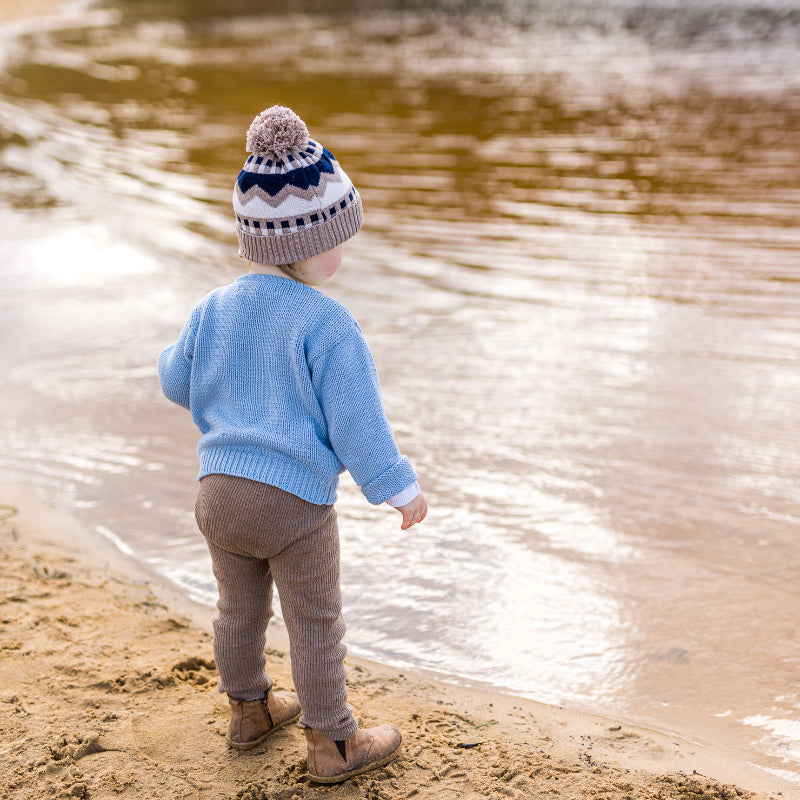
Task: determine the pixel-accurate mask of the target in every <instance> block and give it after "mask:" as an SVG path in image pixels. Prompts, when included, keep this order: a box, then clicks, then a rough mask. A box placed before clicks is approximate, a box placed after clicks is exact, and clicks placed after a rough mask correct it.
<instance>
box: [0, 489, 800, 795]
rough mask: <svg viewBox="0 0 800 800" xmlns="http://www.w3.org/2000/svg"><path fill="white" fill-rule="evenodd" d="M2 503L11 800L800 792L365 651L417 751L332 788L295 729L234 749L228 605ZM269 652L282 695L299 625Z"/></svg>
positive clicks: (369, 680) (617, 724)
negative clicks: (220, 645)
mask: <svg viewBox="0 0 800 800" xmlns="http://www.w3.org/2000/svg"><path fill="white" fill-rule="evenodd" d="M0 503H7V504H9V505H13V506H14V507H15V509H16V510H15V512H12V511H10V510H9V511H8V512H4V511H3V510H2V509H0V516H3V515H5V516H6V518H5V519H4V520H3V521H0V553H2V555H0V564H2V570H0V576H1V577H0V764H2V765H3V768H2V770H1V771H0V797H2V798H3V800H23V798H24V800H32V799H33V798H51V797H59V798H62V797H63V798H73V797H78V798H81V797H85V798H93V799H95V800H102V799H105V798H109V800H110V798H123V800H125V799H128V798H129V799H130V800H134V798H135V799H136V800H140V799H141V798H194V799H199V800H203V799H204V798H208V799H209V800H211V798H214V800H220V799H225V798H236V799H237V800H267V799H268V798H269V800H290V798H296V799H297V800H300V799H301V798H302V800H311V799H312V798H320V800H322V799H323V798H324V799H325V800H354V799H355V798H368V800H400V798H404V799H405V798H419V800H423V799H425V798H450V797H453V798H455V797H458V798H460V800H473V798H487V797H488V798H495V797H496V798H520V800H521V799H522V798H545V797H547V798H556V797H558V798H566V799H567V800H572V799H573V798H574V799H575V800H577V798H603V800H623V798H637V799H638V798H648V799H649V798H652V799H653V800H655V799H656V798H658V800H670V798H684V799H685V798H738V797H744V798H768V797H770V798H778V797H781V796H782V797H791V796H792V792H793V791H794V789H793V788H792V786H791V784H787V783H784V782H783V781H781V780H780V779H778V778H775V777H773V776H771V775H769V774H767V773H765V772H763V771H761V770H758V769H755V768H753V767H749V766H748V765H747V764H745V763H743V762H741V761H737V760H735V759H732V758H730V757H726V756H725V754H723V753H720V752H717V751H715V750H714V749H713V748H708V747H706V748H701V747H699V746H697V745H694V744H692V743H690V742H686V741H681V740H680V739H678V738H676V737H674V736H668V735H664V734H659V733H655V732H653V731H648V730H643V729H640V728H635V727H632V726H630V725H628V724H625V723H624V722H621V721H617V720H611V719H604V718H602V717H594V716H591V715H587V714H581V713H576V712H569V711H567V710H563V709H558V708H551V707H548V706H544V705H540V704H537V703H534V702H531V701H527V700H522V699H519V698H515V697H509V696H505V695H502V694H499V693H492V692H485V691H480V690H476V689H471V688H463V687H459V686H454V685H450V684H448V683H442V682H439V681H436V680H434V679H433V678H431V677H430V676H428V675H424V674H421V673H420V674H418V673H414V672H411V671H408V670H396V669H393V668H390V667H386V666H382V665H379V664H374V663H371V662H368V661H365V660H361V659H357V658H348V665H349V678H348V685H349V692H350V700H351V702H352V703H353V705H354V706H355V708H356V711H357V715H358V716H359V719H360V721H361V722H362V724H365V725H369V724H374V723H377V722H392V723H393V724H395V725H397V726H398V727H399V728H400V729H401V730H402V732H403V735H404V750H403V754H402V756H401V757H400V758H398V759H397V760H396V761H394V762H393V763H392V764H390V765H388V766H386V767H384V768H381V769H379V770H376V771H374V772H372V773H369V774H366V775H363V776H360V777H357V778H353V779H352V780H350V781H347V782H344V783H342V784H338V785H333V786H327V787H323V786H318V785H315V784H313V783H312V782H311V781H310V780H309V779H308V778H307V777H306V776H305V745H304V738H303V735H302V732H301V731H300V730H298V729H297V728H296V726H294V725H292V726H289V727H287V728H286V729H284V730H282V731H280V732H279V733H277V734H276V735H275V736H273V737H271V738H270V739H268V740H267V741H266V742H265V743H264V744H263V745H261V746H259V747H257V748H256V749H255V750H252V751H249V752H238V751H234V750H231V749H230V748H228V746H227V745H226V742H225V738H224V734H225V726H226V722H227V703H226V700H225V698H224V696H222V695H220V694H219V693H218V692H217V690H216V681H217V675H216V671H215V668H214V661H213V654H212V647H211V626H210V620H211V616H212V610H211V609H205V608H201V607H197V606H192V605H191V604H190V603H189V602H188V601H187V600H185V599H183V598H181V596H180V595H179V594H177V593H176V592H175V591H174V590H170V589H169V588H168V587H165V586H161V585H159V583H158V582H157V581H156V580H155V579H154V578H152V577H151V576H148V575H147V574H146V573H145V572H143V571H142V570H141V569H140V568H138V567H137V566H136V565H135V564H134V563H133V562H132V561H129V560H127V559H126V558H125V557H123V556H122V555H121V554H119V552H118V551H116V550H114V549H113V548H112V547H111V546H110V545H109V544H108V543H106V542H105V541H104V540H103V539H101V538H100V537H98V536H96V535H94V534H92V533H91V532H89V531H87V530H85V529H84V528H83V527H82V524H81V522H80V521H79V520H78V519H76V518H75V517H72V516H71V515H69V514H68V513H66V512H65V511H64V510H61V509H59V508H57V507H55V506H54V505H51V504H50V503H49V502H45V501H44V500H43V499H42V498H41V497H39V496H38V495H36V494H35V493H33V492H31V491H30V490H27V489H25V488H23V487H17V486H15V487H11V486H5V487H2V486H0ZM269 645H270V647H271V648H272V649H270V650H269V651H268V657H269V663H270V668H271V670H272V673H273V675H274V677H275V679H276V682H277V684H278V687H279V688H288V689H291V688H292V680H291V673H290V669H289V661H288V653H287V647H286V639H285V634H284V632H283V630H282V629H281V628H279V627H275V629H274V630H271V634H270V642H269ZM795 789H796V787H795ZM795 796H796V795H795Z"/></svg>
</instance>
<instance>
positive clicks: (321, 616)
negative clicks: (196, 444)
mask: <svg viewBox="0 0 800 800" xmlns="http://www.w3.org/2000/svg"><path fill="white" fill-rule="evenodd" d="M195 516H196V517H197V524H198V526H199V527H200V530H201V531H202V532H203V535H204V536H205V537H206V541H207V543H208V549H209V551H210V552H211V562H212V565H213V568H214V576H215V577H216V579H217V586H218V588H219V601H218V603H217V610H218V613H217V615H216V616H215V617H214V622H213V626H214V659H215V661H216V664H217V669H218V671H219V690H220V692H227V693H228V694H230V695H233V696H234V697H244V698H247V697H254V696H258V695H259V694H260V693H261V692H263V691H265V690H266V689H268V688H269V687H271V686H272V679H271V678H270V677H269V676H268V675H267V673H266V672H265V666H266V658H265V656H264V645H265V643H266V634H267V624H268V623H269V620H270V618H271V617H272V584H273V581H274V582H275V586H276V588H277V590H278V595H279V597H280V600H281V610H282V612H283V619H284V622H285V623H286V629H287V632H288V634H289V644H290V654H291V662H292V678H293V680H294V687H295V691H296V692H297V696H298V698H299V700H300V705H301V707H302V709H303V713H302V716H301V717H300V722H301V724H304V725H308V726H309V727H311V728H314V729H316V730H320V731H322V732H323V733H324V734H325V735H326V736H328V737H329V738H330V739H338V740H341V739H347V738H349V737H350V736H352V735H353V734H354V733H355V732H356V730H357V728H358V723H357V722H356V719H355V717H354V716H353V711H352V708H351V707H350V706H349V705H348V703H347V688H346V687H345V667H344V657H345V652H346V649H345V646H344V644H343V643H342V637H343V636H344V632H345V624H344V619H343V618H342V600H341V593H340V591H339V531H338V528H337V526H336V512H335V511H334V508H333V506H319V505H314V504H313V503H309V502H307V501H305V500H302V499H301V498H299V497H297V496H295V495H293V494H290V493H289V492H285V491H283V490H282V489H278V488H276V487H274V486H269V485H268V484H265V483H257V482H256V481H251V480H248V479H247V478H236V477H232V476H230V475H207V476H206V477H204V478H203V479H202V480H201V481H200V489H199V491H198V494H197V503H196V505H195Z"/></svg>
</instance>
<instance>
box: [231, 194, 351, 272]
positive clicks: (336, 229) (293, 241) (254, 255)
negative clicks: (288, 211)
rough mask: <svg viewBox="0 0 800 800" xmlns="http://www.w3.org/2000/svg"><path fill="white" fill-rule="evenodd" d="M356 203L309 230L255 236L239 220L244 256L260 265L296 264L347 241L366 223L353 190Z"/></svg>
mask: <svg viewBox="0 0 800 800" xmlns="http://www.w3.org/2000/svg"><path fill="white" fill-rule="evenodd" d="M353 193H354V195H355V197H354V199H353V201H352V202H351V203H350V204H349V205H347V207H346V208H344V209H342V210H341V211H338V212H337V213H336V214H334V215H333V216H331V217H329V218H328V219H326V220H324V221H322V222H318V223H316V224H313V225H308V226H306V227H302V228H301V227H297V228H289V229H287V230H286V231H283V230H281V229H276V230H274V231H269V232H267V231H266V230H265V231H263V232H259V233H253V232H251V231H248V230H246V229H245V228H244V227H243V225H242V223H241V222H240V221H238V220H237V222H236V233H237V234H238V236H239V248H240V250H241V252H242V256H243V257H244V258H246V259H247V260H248V261H254V262H255V263H257V264H275V265H280V264H295V263H296V262H298V261H302V260H303V259H306V258H311V256H315V255H317V254H319V253H324V252H326V251H327V250H333V248H334V247H337V246H338V245H340V244H342V242H346V241H347V240H348V239H350V238H351V237H352V236H355V235H356V234H357V233H358V232H359V230H361V226H362V224H363V223H364V213H363V210H362V208H361V197H360V196H359V194H358V192H357V191H356V190H355V189H353Z"/></svg>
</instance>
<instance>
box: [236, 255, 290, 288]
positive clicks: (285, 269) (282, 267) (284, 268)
mask: <svg viewBox="0 0 800 800" xmlns="http://www.w3.org/2000/svg"><path fill="white" fill-rule="evenodd" d="M237 255H238V256H239V258H241V259H242V261H244V263H245V264H247V266H248V267H249V266H250V265H251V264H252V263H253V262H252V261H250V259H249V258H248V257H247V256H246V255H245V254H244V253H243V252H242V251H241V248H240V249H239V252H238V253H237ZM275 266H276V267H277V268H278V269H279V270H280V271H281V272H283V273H284V274H285V275H286V277H287V278H291V279H292V280H295V281H297V282H298V283H305V281H304V280H303V279H302V277H301V276H300V273H299V271H298V269H297V264H296V263H294V264H275Z"/></svg>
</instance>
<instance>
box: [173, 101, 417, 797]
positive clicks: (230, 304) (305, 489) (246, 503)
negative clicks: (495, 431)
mask: <svg viewBox="0 0 800 800" xmlns="http://www.w3.org/2000/svg"><path fill="white" fill-rule="evenodd" d="M247 149H248V152H250V153H251V154H252V155H250V157H249V158H248V159H247V161H246V162H245V164H244V167H243V169H242V171H241V172H240V173H239V176H238V178H237V180H236V185H235V187H234V194H233V206H234V211H235V213H236V229H237V233H238V236H239V247H240V251H239V254H240V256H241V257H242V258H243V259H244V260H245V261H246V262H248V264H249V267H250V272H249V274H246V275H242V276H240V277H239V278H238V279H237V280H236V281H235V282H234V283H232V284H230V285H229V286H223V287H221V288H219V289H216V290H215V291H213V292H211V293H210V294H209V295H208V296H206V297H205V298H204V299H203V300H201V301H200V303H198V305H197V306H196V307H195V308H194V310H193V311H192V313H191V315H190V316H189V320H188V321H187V323H186V325H185V326H184V328H183V330H182V331H181V333H180V336H179V337H178V340H177V341H176V342H175V344H173V345H171V346H169V347H167V348H166V349H165V350H164V351H163V352H162V353H161V355H160V357H159V361H158V373H159V380H160V383H161V388H162V390H163V392H164V394H165V395H166V396H167V397H168V398H169V399H170V400H172V401H173V402H175V403H178V404H179V405H181V406H184V407H185V408H187V409H189V410H190V411H191V414H192V419H193V420H194V422H195V423H196V425H197V427H198V428H199V429H200V434H201V436H200V441H199V444H198V454H199V456H200V474H199V481H200V484H199V490H198V495H197V503H196V506H195V514H196V517H197V523H198V526H199V528H200V530H201V531H202V533H203V535H204V536H205V538H206V541H207V543H208V549H209V551H210V553H211V560H212V564H213V569H214V576H215V577H216V580H217V585H218V588H219V601H218V603H217V609H218V613H217V615H216V616H215V618H214V623H213V624H214V658H215V660H216V664H217V668H218V670H219V676H220V680H219V691H220V692H224V693H227V695H228V699H229V704H230V721H229V725H228V733H227V740H228V743H229V744H230V745H231V746H232V747H235V748H238V749H242V750H247V749H250V748H253V747H255V746H256V745H258V744H260V743H261V742H263V741H264V739H266V738H267V736H269V735H270V734H272V733H273V732H274V731H276V730H278V729H279V728H281V727H282V726H284V725H287V724H288V723H290V722H292V721H293V720H295V719H297V718H298V717H299V718H300V720H299V726H300V727H301V728H303V729H304V731H305V736H306V742H307V747H308V772H309V776H310V777H311V778H312V779H313V780H315V781H319V782H322V783H333V782H337V781H341V780H344V779H345V778H348V777H351V776H353V775H358V774H360V773H362V772H365V771H367V770H369V769H373V768H374V767H378V766H380V765H382V764H385V763H387V762H388V761H389V760H390V759H391V758H392V757H393V756H394V755H395V753H396V752H397V751H398V748H399V747H400V741H401V737H400V732H399V731H398V730H397V729H396V728H394V727H393V726H391V725H380V726H378V727H375V728H367V729H362V728H359V725H358V722H357V721H356V719H355V717H354V716H353V710H352V708H351V707H350V706H349V705H348V703H347V690H346V687H345V667H344V656H345V646H344V644H343V643H342V637H343V635H344V632H345V625H344V621H343V619H342V614H341V595H340V592H339V537H338V530H337V526H336V513H335V511H334V508H333V503H334V501H335V500H336V487H337V484H338V476H339V474H340V473H341V472H342V471H344V470H345V469H347V470H349V472H350V474H351V475H352V476H353V478H354V480H355V481H356V483H358V485H359V486H360V487H361V490H362V492H363V493H364V495H365V496H366V498H367V500H368V501H369V502H370V503H374V504H380V503H389V504H390V505H392V506H394V507H395V508H397V509H398V511H400V513H401V514H402V523H401V527H402V529H403V530H406V529H408V528H409V527H411V526H412V525H414V524H416V523H417V522H421V521H422V520H423V519H424V517H425V514H426V513H427V505H426V502H425V498H424V497H423V495H422V494H421V493H420V490H419V486H418V485H417V480H416V474H415V473H414V470H413V468H412V466H411V464H410V462H409V461H408V459H407V458H406V457H405V456H402V455H401V454H400V452H399V450H398V448H397V445H396V444H395V441H394V437H393V435H392V430H391V428H390V426H389V423H388V421H387V419H386V415H385V413H384V410H383V405H382V402H381V397H380V387H379V385H378V376H377V373H376V371H375V366H374V363H373V360H372V356H371V354H370V351H369V349H368V347H367V344H366V342H365V341H364V337H363V335H362V333H361V330H360V328H359V327H358V323H357V322H356V321H355V319H354V318H353V316H352V315H351V314H350V312H349V311H348V310H347V309H346V308H345V307H344V306H343V305H341V304H340V303H338V302H336V301H335V300H332V299H331V298H329V297H327V296H326V295H324V294H322V293H321V292H319V291H318V290H317V289H315V288H313V287H314V286H316V285H319V284H321V283H323V282H324V281H325V280H327V279H328V278H330V277H331V276H332V275H333V274H334V273H335V272H336V270H337V269H338V268H339V265H340V263H341V260H342V246H343V243H344V242H345V241H346V240H347V239H349V238H350V237H351V236H353V235H354V234H356V233H357V232H358V230H359V229H360V228H361V223H362V211H361V199H360V197H359V194H358V192H357V191H356V189H355V188H354V186H353V184H352V182H351V181H350V179H349V178H348V177H347V175H346V173H345V172H344V171H343V170H342V169H341V167H340V166H339V164H338V162H337V161H336V159H335V158H334V156H333V155H332V154H331V153H330V152H329V151H328V150H326V149H325V148H324V147H323V146H322V145H320V144H318V143H317V142H316V141H314V140H313V139H311V138H309V134H308V130H307V128H306V126H305V124H304V123H303V121H302V120H301V119H300V118H299V117H298V116H297V115H296V114H295V113H294V112H293V111H291V110H290V109H288V108H285V107H283V106H273V107H271V108H268V109H267V110H266V111H264V112H262V113H261V114H259V115H258V116H257V117H256V118H255V119H254V120H253V123H252V125H251V126H250V129H249V130H248V132H247ZM273 581H274V583H275V586H276V588H277V590H278V593H279V595H280V599H281V608H282V610H283V616H284V620H285V622H286V629H287V632H288V634H289V641H290V652H291V663H292V677H293V680H294V686H295V691H296V692H297V694H296V695H295V694H293V693H291V692H278V691H273V690H272V687H273V681H272V679H271V678H270V677H269V676H268V675H267V673H266V672H265V665H266V658H265V656H264V645H265V642H266V630H267V623H268V622H269V620H270V617H271V615H272V607H271V601H272V586H273Z"/></svg>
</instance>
